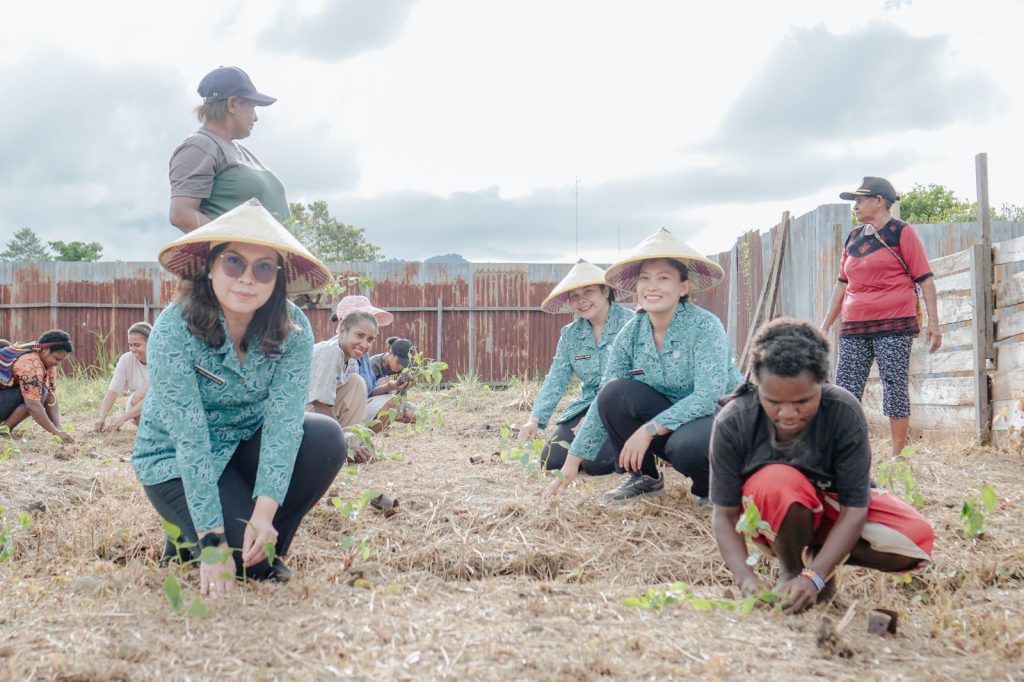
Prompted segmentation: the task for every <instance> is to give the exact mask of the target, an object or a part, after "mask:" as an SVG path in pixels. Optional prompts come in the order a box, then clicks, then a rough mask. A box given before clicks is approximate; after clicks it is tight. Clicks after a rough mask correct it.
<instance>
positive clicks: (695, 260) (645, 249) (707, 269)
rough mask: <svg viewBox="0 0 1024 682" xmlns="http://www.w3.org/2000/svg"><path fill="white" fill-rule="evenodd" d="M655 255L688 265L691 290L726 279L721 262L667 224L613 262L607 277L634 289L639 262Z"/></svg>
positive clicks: (617, 283)
mask: <svg viewBox="0 0 1024 682" xmlns="http://www.w3.org/2000/svg"><path fill="white" fill-rule="evenodd" d="M655 258H668V259H670V260H676V261H679V262H680V263H682V264H683V265H685V266H686V269H687V271H688V272H689V280H690V291H703V290H705V289H710V288H711V287H713V286H715V285H716V284H718V283H719V282H721V281H722V280H723V279H725V271H724V270H722V266H721V265H719V264H718V263H716V262H714V261H713V260H711V259H710V258H707V257H705V256H702V255H700V254H699V253H697V251H696V250H694V249H693V248H691V247H690V246H689V245H688V244H686V242H684V241H682V240H680V239H679V238H678V237H676V236H675V235H674V234H672V233H671V232H669V231H668V230H666V229H665V228H664V227H663V228H661V229H660V230H658V231H657V232H655V233H654V234H652V235H651V236H650V237H648V238H647V239H645V240H643V241H642V242H640V243H639V244H638V245H637V246H636V247H635V248H634V249H633V250H632V251H631V252H630V253H629V255H628V256H626V257H625V258H623V259H622V260H620V261H617V262H615V263H613V264H612V265H611V267H609V268H608V272H607V273H605V277H606V279H607V280H608V283H609V284H611V285H612V286H614V287H616V288H618V289H625V290H627V291H630V292H632V291H635V290H636V280H637V277H638V276H639V275H640V264H641V263H642V262H643V261H645V260H652V259H655Z"/></svg>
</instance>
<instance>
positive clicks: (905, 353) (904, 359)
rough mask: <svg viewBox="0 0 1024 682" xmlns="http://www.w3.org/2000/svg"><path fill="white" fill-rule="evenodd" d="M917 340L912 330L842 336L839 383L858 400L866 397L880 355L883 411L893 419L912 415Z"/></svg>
mask: <svg viewBox="0 0 1024 682" xmlns="http://www.w3.org/2000/svg"><path fill="white" fill-rule="evenodd" d="M913 343H914V337H913V336H911V335H909V334H900V335H893V334H883V335H879V336H843V337H840V339H839V361H838V362H837V363H836V385H837V386H842V387H843V388H845V389H846V390H847V391H849V392H850V393H852V394H853V395H855V396H856V397H857V400H860V399H862V398H863V397H864V384H866V383H867V380H868V374H869V373H870V372H871V364H872V363H873V362H874V361H875V360H876V359H877V360H878V376H879V378H880V379H881V380H882V414H884V415H885V416H886V417H891V418H893V419H900V418H902V417H909V416H910V386H909V383H908V382H909V377H910V348H911V346H912V345H913Z"/></svg>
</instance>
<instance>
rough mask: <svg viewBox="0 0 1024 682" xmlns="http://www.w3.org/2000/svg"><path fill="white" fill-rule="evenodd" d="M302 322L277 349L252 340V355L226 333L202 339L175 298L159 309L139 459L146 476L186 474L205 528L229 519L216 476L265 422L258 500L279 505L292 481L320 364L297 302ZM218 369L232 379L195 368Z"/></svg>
mask: <svg viewBox="0 0 1024 682" xmlns="http://www.w3.org/2000/svg"><path fill="white" fill-rule="evenodd" d="M288 314H289V316H290V317H291V320H292V322H293V323H294V324H295V326H296V327H297V328H293V329H292V330H291V332H290V333H289V334H288V338H287V339H286V340H285V342H284V343H283V344H282V345H281V355H280V357H278V358H271V357H268V356H267V355H265V354H264V353H263V351H262V350H260V349H259V345H260V344H259V340H258V339H254V340H252V341H250V343H249V350H248V352H247V353H246V356H245V364H241V363H239V361H238V354H237V353H236V352H235V347H234V345H233V344H232V343H231V337H230V335H229V334H228V333H227V325H226V323H225V322H224V315H223V313H221V315H220V323H221V325H222V326H223V327H224V344H223V345H222V346H221V347H220V348H210V347H209V346H207V345H206V344H205V343H203V342H202V341H201V340H199V339H198V338H196V337H195V336H194V335H193V334H192V332H190V331H189V329H188V323H187V322H186V321H185V320H184V319H183V318H182V305H181V304H180V303H176V304H174V305H172V306H171V307H169V308H167V310H165V311H164V312H163V313H161V315H160V317H158V318H157V321H156V324H155V325H154V326H153V332H152V333H151V334H150V336H149V345H148V347H147V352H146V355H147V357H148V358H149V378H150V389H149V393H148V394H147V395H146V399H145V402H144V404H143V407H142V416H141V419H140V422H139V431H138V434H137V435H136V437H135V449H134V451H133V452H132V464H133V465H134V467H135V473H136V475H137V476H138V478H139V481H141V482H142V484H143V485H155V484H157V483H163V482H164V481H169V480H171V479H174V478H180V479H181V482H182V485H183V487H184V489H185V498H186V500H187V501H188V508H189V512H190V513H191V515H192V522H193V524H194V525H195V529H196V532H202V531H204V530H209V529H211V528H216V527H218V526H222V525H223V524H224V517H223V513H222V510H221V505H220V492H219V490H218V487H217V482H218V481H219V480H220V477H221V474H222V473H224V468H225V467H226V466H227V463H228V461H229V460H230V459H231V456H232V455H233V454H234V452H235V449H236V448H237V447H238V443H239V441H242V440H245V439H248V438H251V437H252V436H253V435H254V434H255V433H256V431H257V430H258V429H259V428H260V427H263V432H262V434H261V436H260V462H259V468H258V470H257V474H256V486H255V488H254V489H253V499H255V498H256V497H258V496H260V495H265V496H267V497H270V498H272V499H274V500H276V501H277V502H278V504H280V503H281V502H283V501H284V497H285V494H286V493H287V492H288V485H289V483H290V482H291V477H292V469H293V468H294V466H295V456H296V454H297V453H298V451H299V444H300V443H301V441H302V435H303V418H304V410H305V406H306V392H307V391H308V390H309V380H310V373H311V371H312V364H313V332H312V330H311V329H310V325H309V320H308V319H306V316H305V314H304V313H303V312H302V311H301V310H300V309H299V308H298V307H297V306H296V305H294V304H293V303H291V302H289V303H288ZM197 366H198V367H201V368H202V369H203V370H205V371H206V372H209V373H210V374H213V375H214V376H216V377H219V378H220V379H222V380H223V381H224V383H223V385H221V384H219V383H218V382H217V381H215V380H214V379H210V378H208V377H207V376H203V375H202V374H201V373H200V372H198V371H197V370H196V367H197Z"/></svg>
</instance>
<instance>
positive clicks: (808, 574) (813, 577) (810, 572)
mask: <svg viewBox="0 0 1024 682" xmlns="http://www.w3.org/2000/svg"><path fill="white" fill-rule="evenodd" d="M800 575H801V576H803V577H804V578H807V579H808V580H810V581H811V582H812V583H814V587H815V588H817V590H818V592H821V591H822V590H823V589H825V581H824V580H823V579H822V577H821V576H820V575H818V574H817V572H816V571H815V570H814V569H812V568H805V569H804V570H802V571H800Z"/></svg>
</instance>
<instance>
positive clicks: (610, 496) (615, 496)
mask: <svg viewBox="0 0 1024 682" xmlns="http://www.w3.org/2000/svg"><path fill="white" fill-rule="evenodd" d="M663 492H665V477H664V476H662V475H661V472H660V471H659V472H658V477H657V478H653V477H651V476H648V475H646V474H641V473H632V474H629V475H628V476H625V477H623V479H622V480H621V481H620V482H619V484H618V485H617V486H615V487H614V488H612V489H611V490H609V491H608V492H606V493H605V494H604V499H606V500H609V501H611V502H623V501H625V500H628V499H630V498H632V497H646V496H653V495H661V494H662V493H663Z"/></svg>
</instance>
